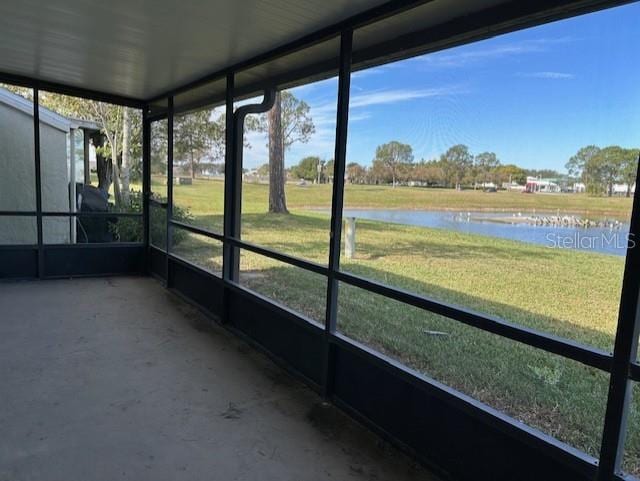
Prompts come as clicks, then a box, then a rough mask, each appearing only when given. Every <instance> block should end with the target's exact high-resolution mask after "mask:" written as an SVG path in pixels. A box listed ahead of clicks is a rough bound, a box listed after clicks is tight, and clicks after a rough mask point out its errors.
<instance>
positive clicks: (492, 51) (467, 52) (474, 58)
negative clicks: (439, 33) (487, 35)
mask: <svg viewBox="0 0 640 481" xmlns="http://www.w3.org/2000/svg"><path fill="white" fill-rule="evenodd" d="M572 41H574V39H573V38H571V37H559V38H539V39H534V40H523V41H521V42H513V43H508V44H498V45H490V46H488V47H484V46H481V47H478V46H475V47H469V46H462V47H458V48H454V49H453V50H445V51H443V52H436V53H432V54H427V55H423V56H421V57H417V59H416V60H418V61H420V62H423V63H424V64H426V65H429V66H433V67H462V66H465V65H467V64H469V63H473V62H480V61H483V60H489V59H494V58H503V57H508V56H513V55H522V54H526V53H532V52H545V51H547V50H549V47H550V46H553V45H557V44H562V43H568V42H572ZM480 45H482V44H480Z"/></svg>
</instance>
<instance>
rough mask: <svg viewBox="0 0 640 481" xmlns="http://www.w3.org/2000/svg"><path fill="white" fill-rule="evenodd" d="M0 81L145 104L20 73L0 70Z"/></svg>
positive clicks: (137, 106)
mask: <svg viewBox="0 0 640 481" xmlns="http://www.w3.org/2000/svg"><path fill="white" fill-rule="evenodd" d="M0 82H3V83H8V84H12V85H16V86H18V87H26V88H31V89H38V90H44V91H47V92H53V93H56V94H61V95H68V96H71V97H80V98H84V99H89V100H97V101H98V102H105V103H110V104H116V105H123V106H125V107H131V108H135V109H144V108H145V106H146V102H145V101H143V100H141V99H135V98H132V97H126V96H122V95H116V94H110V93H107V92H99V91H97V90H91V89H85V88H82V87H74V86H72V85H67V84H62V83H58V82H49V81H46V80H38V79H34V78H29V77H25V76H22V75H15V74H10V73H4V72H0Z"/></svg>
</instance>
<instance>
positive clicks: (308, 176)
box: [242, 78, 337, 264]
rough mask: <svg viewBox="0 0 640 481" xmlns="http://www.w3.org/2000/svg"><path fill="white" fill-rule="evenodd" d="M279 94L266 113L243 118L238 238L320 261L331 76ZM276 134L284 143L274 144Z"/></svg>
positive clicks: (326, 220)
mask: <svg viewBox="0 0 640 481" xmlns="http://www.w3.org/2000/svg"><path fill="white" fill-rule="evenodd" d="M279 96H280V103H279V104H276V105H275V106H274V108H273V109H272V110H271V111H270V112H269V113H267V114H264V115H250V116H248V117H247V119H246V122H245V125H246V126H247V135H246V144H245V149H244V160H243V162H244V163H243V186H242V239H243V240H246V241H248V242H252V243H255V244H260V245H263V246H267V247H269V248H271V249H274V250H277V251H280V252H284V253H286V254H289V255H293V256H296V257H304V258H306V259H309V260H312V261H314V262H318V263H321V264H326V263H327V262H328V255H329V231H330V212H329V210H330V209H329V208H330V205H331V192H332V185H331V183H332V181H333V154H334V147H335V121H336V102H337V100H336V99H337V81H336V79H335V78H332V79H328V80H323V81H321V82H316V83H312V84H307V85H303V86H301V87H297V88H293V89H290V90H284V91H282V92H280V94H279ZM278 105H279V106H280V115H279V116H278V115H277V113H276V112H277V109H278ZM278 132H282V133H281V134H280V133H278ZM280 135H282V139H283V140H282V142H283V145H284V148H280V147H278V146H279V145H280V141H278V140H277V139H278V138H280Z"/></svg>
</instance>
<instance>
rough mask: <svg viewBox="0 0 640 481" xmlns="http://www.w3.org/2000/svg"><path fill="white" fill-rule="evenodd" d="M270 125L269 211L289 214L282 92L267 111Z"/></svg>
mask: <svg viewBox="0 0 640 481" xmlns="http://www.w3.org/2000/svg"><path fill="white" fill-rule="evenodd" d="M267 123H268V125H269V212H273V213H277V214H288V213H289V211H288V210H287V201H286V198H285V192H284V184H285V172H284V139H283V136H282V105H281V99H280V92H278V93H277V94H276V101H275V103H274V105H273V108H272V109H271V110H270V111H269V112H268V113H267Z"/></svg>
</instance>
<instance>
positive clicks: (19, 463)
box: [0, 277, 435, 481]
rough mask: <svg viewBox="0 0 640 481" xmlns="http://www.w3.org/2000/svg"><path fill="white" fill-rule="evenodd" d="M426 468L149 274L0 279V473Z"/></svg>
mask: <svg viewBox="0 0 640 481" xmlns="http://www.w3.org/2000/svg"><path fill="white" fill-rule="evenodd" d="M119 479H129V480H136V481H142V480H153V481H162V480H172V481H176V480H189V481H196V480H220V481H223V480H224V481H231V480H248V481H249V480H250V481H255V480H260V481H262V480H265V481H266V480H278V481H286V480H292V481H293V480H296V481H298V480H299V481H303V480H326V479H333V480H351V479H353V480H358V479H363V480H378V481H381V480H393V481H405V480H407V481H408V480H435V477H433V476H432V475H430V474H428V473H427V472H426V471H425V470H423V469H422V468H420V467H418V466H416V464H415V463H414V462H412V461H411V460H410V459H408V458H407V457H406V456H404V455H402V454H401V453H399V452H398V451H396V450H395V449H393V448H391V447H390V446H389V445H388V444H386V443H384V442H382V441H381V440H380V439H379V438H377V437H376V436H375V435H373V434H371V433H370V432H368V431H367V430H366V429H364V428H363V427H361V426H360V425H358V424H356V423H354V422H353V421H351V420H350V419H349V418H347V417H346V416H344V415H342V414H341V413H340V412H338V411H337V410H335V409H334V408H332V407H328V406H326V405H323V404H322V403H321V399H320V398H319V397H318V396H317V395H316V394H315V393H313V392H311V391H310V390H309V389H307V388H306V387H304V386H303V385H302V384H300V383H298V382H297V381H296V380H294V379H292V378H291V377H290V376H288V375H287V374H286V373H284V372H283V371H282V370H281V369H280V368H278V367H277V366H275V365H274V364H273V363H272V362H271V361H269V360H268V359H267V358H266V357H264V356H263V355H262V354H259V353H257V352H256V351H255V350H253V349H252V348H250V347H249V346H248V345H247V344H245V343H244V342H243V341H241V340H239V339H238V338H236V337H235V336H233V335H231V334H229V333H228V332H227V331H225V330H223V329H221V328H220V327H217V326H216V327H210V322H209V321H208V320H207V319H206V318H205V317H204V316H203V315H202V314H201V313H199V312H198V311H197V310H195V309H193V308H192V307H190V306H189V305H188V304H186V303H184V302H183V301H181V300H180V299H178V298H177V297H176V296H174V295H173V294H171V293H170V292H168V291H166V290H165V289H163V288H162V287H161V286H160V285H159V284H158V283H157V282H156V281H154V280H152V279H149V278H124V277H122V278H109V279H79V280H60V281H34V282H20V283H3V284H0V481H31V480H33V481H97V480H105V481H114V480H119Z"/></svg>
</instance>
